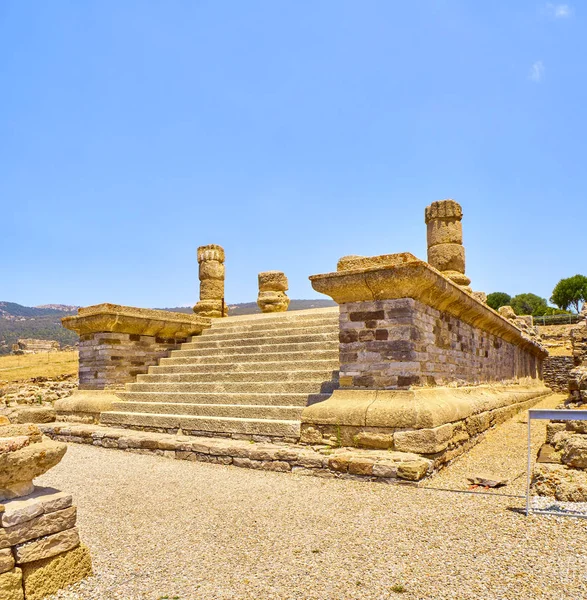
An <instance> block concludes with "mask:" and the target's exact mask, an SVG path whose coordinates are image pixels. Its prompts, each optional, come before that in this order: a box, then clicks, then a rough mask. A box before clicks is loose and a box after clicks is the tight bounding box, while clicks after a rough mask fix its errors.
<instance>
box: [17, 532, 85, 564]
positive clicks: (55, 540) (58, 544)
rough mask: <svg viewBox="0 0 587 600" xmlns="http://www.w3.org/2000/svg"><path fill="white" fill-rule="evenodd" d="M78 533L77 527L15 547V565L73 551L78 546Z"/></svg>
mask: <svg viewBox="0 0 587 600" xmlns="http://www.w3.org/2000/svg"><path fill="white" fill-rule="evenodd" d="M79 543H80V541H79V533H78V530H77V527H73V528H72V529H66V530H65V531H60V532H59V533H54V534H52V535H48V536H47V537H42V538H39V539H37V540H33V541H31V542H26V543H24V544H20V545H18V546H15V548H14V555H15V558H16V564H17V565H22V564H24V563H29V562H33V561H36V560H43V559H45V558H50V557H52V556H55V555H57V554H61V553H62V552H67V551H68V550H73V548H77V546H79Z"/></svg>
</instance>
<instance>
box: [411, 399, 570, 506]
mask: <svg viewBox="0 0 587 600" xmlns="http://www.w3.org/2000/svg"><path fill="white" fill-rule="evenodd" d="M565 398H566V395H565V394H551V395H550V396H546V397H545V398H544V399H543V400H541V402H540V403H539V404H537V405H536V406H535V407H534V408H554V407H556V406H558V405H559V404H560V403H561V402H563V400H564V399H565ZM527 418H528V417H527V412H525V411H524V412H522V413H519V414H518V415H516V416H515V417H513V418H511V419H510V420H509V421H506V422H505V423H502V424H501V425H498V426H497V427H495V428H494V429H492V430H491V431H488V432H487V434H486V435H485V438H484V439H483V441H481V442H480V443H479V444H477V445H476V446H475V447H474V448H472V449H471V450H470V451H469V452H467V453H466V454H464V455H463V456H461V457H459V458H457V459H456V460H455V461H454V462H453V463H452V464H450V465H449V466H448V467H446V468H445V469H443V470H442V471H440V472H439V473H437V474H436V475H435V476H433V477H432V478H431V479H429V480H428V481H427V482H426V483H424V485H423V486H422V487H427V488H448V489H453V490H468V489H469V488H470V484H469V482H468V481H467V477H471V476H475V475H485V474H488V475H492V476H494V477H496V478H498V479H507V480H508V481H509V482H510V483H508V485H507V486H505V487H502V488H499V489H495V490H488V491H490V492H491V493H501V494H516V495H523V494H525V489H526V463H527V451H528V449H527V448H528V447H527V443H528V439H527V435H528V430H527V427H528V421H527ZM546 424H547V421H533V422H532V456H533V457H535V456H536V453H537V452H538V449H539V448H540V446H541V445H542V444H543V443H544V439H545V435H546ZM483 491H484V492H485V491H486V490H483Z"/></svg>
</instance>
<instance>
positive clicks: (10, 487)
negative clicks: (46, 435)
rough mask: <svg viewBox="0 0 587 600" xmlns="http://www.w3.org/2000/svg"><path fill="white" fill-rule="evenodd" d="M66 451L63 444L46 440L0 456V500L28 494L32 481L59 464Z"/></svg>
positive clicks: (32, 487) (31, 487) (30, 490)
mask: <svg viewBox="0 0 587 600" xmlns="http://www.w3.org/2000/svg"><path fill="white" fill-rule="evenodd" d="M20 427H23V426H22V425H21V426H20ZM66 450H67V446H66V445H65V444H63V443H61V442H53V441H51V440H47V441H42V442H39V443H37V444H31V445H30V446H25V447H24V448H21V449H20V450H16V451H15V452H8V453H5V454H0V500H5V499H9V498H15V497H18V496H24V495H26V494H30V493H31V492H32V491H33V490H34V486H33V484H32V480H33V479H34V478H35V477H38V476H39V475H42V474H43V473H45V472H46V471H48V470H49V469H51V468H52V467H54V466H55V465H56V464H57V463H59V461H60V460H61V459H62V458H63V455H64V454H65V452H66Z"/></svg>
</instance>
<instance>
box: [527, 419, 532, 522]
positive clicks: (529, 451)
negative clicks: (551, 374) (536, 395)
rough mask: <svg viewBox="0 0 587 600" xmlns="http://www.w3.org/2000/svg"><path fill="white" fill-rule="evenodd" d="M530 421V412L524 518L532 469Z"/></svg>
mask: <svg viewBox="0 0 587 600" xmlns="http://www.w3.org/2000/svg"><path fill="white" fill-rule="evenodd" d="M531 423H532V420H531V419H530V411H528V465H527V468H528V471H527V473H526V516H528V515H529V514H530V479H531V476H530V471H531V469H532V454H531V452H532V446H531V443H532V428H531V426H530V424H531Z"/></svg>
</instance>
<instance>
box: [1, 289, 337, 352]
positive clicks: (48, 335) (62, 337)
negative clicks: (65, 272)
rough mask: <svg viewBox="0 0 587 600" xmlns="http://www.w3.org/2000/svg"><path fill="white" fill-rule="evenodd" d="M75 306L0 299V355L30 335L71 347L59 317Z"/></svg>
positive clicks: (318, 302)
mask: <svg viewBox="0 0 587 600" xmlns="http://www.w3.org/2000/svg"><path fill="white" fill-rule="evenodd" d="M326 306H336V304H335V303H334V302H333V301H332V300H325V299H320V298H319V299H315V300H291V303H290V305H289V309H290V310H304V309H308V308H321V307H326ZM228 307H229V314H230V315H233V316H237V315H248V314H254V313H260V312H261V311H260V309H259V307H258V306H257V303H256V302H242V303H239V304H229V305H228ZM78 308H79V307H78V306H73V305H69V304H44V305H41V306H23V305H22V304H17V303H16V302H8V301H0V355H2V354H9V353H10V352H11V350H12V345H13V344H15V343H16V342H17V340H19V339H23V338H33V339H38V340H54V341H56V342H59V343H60V344H61V345H62V346H72V345H73V344H75V343H76V342H77V341H78V336H77V334H76V333H74V332H73V331H69V330H68V329H65V328H64V327H63V326H62V325H61V318H62V317H66V316H68V315H75V314H76V313H77V309H78ZM159 310H167V311H170V312H180V313H184V314H193V311H192V309H191V307H186V306H176V307H170V308H162V309H159Z"/></svg>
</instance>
